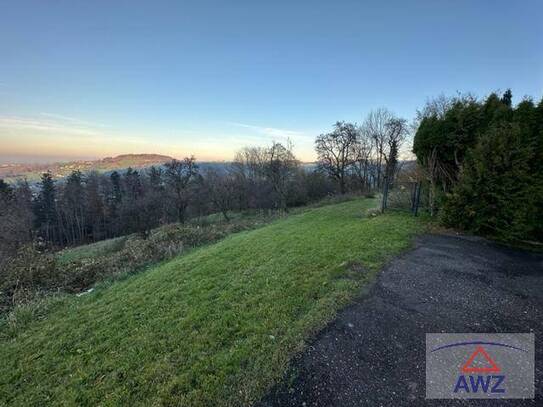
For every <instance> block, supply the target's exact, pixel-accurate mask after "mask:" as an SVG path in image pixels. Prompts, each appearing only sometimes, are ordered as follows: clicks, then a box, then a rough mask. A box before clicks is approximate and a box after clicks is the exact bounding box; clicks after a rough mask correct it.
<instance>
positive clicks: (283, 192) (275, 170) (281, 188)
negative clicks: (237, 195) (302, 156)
mask: <svg viewBox="0 0 543 407" xmlns="http://www.w3.org/2000/svg"><path fill="white" fill-rule="evenodd" d="M298 165H299V162H298V160H297V159H296V157H295V156H294V153H293V152H292V145H291V144H290V142H289V143H288V144H287V146H286V147H285V146H284V145H282V144H281V143H276V142H273V143H272V145H271V147H269V148H267V149H265V150H264V154H263V155H262V171H263V174H264V176H265V178H266V179H267V180H268V181H269V182H270V184H271V186H272V188H273V191H274V192H275V194H276V195H277V203H276V207H277V208H279V209H281V210H284V211H286V210H287V195H288V186H289V182H290V181H291V180H292V178H293V177H294V175H295V173H296V171H297V170H298Z"/></svg>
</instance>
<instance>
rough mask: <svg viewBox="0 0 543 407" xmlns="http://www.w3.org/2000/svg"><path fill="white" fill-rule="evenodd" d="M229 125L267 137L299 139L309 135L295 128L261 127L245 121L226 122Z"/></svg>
mask: <svg viewBox="0 0 543 407" xmlns="http://www.w3.org/2000/svg"><path fill="white" fill-rule="evenodd" d="M228 124H229V125H231V126H237V127H241V128H244V129H248V130H252V131H253V132H256V133H258V134H261V135H264V136H267V137H269V138H279V139H285V140H286V139H299V138H302V137H303V138H307V137H311V136H309V135H308V134H306V133H304V132H301V131H297V130H285V129H278V128H275V127H262V126H254V125H251V124H245V123H236V122H228Z"/></svg>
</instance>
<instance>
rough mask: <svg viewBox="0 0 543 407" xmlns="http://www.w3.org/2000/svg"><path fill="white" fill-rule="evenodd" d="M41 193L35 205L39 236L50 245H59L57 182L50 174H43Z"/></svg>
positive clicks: (40, 184) (40, 185)
mask: <svg viewBox="0 0 543 407" xmlns="http://www.w3.org/2000/svg"><path fill="white" fill-rule="evenodd" d="M39 187H40V191H39V193H38V196H37V198H36V201H35V204H34V214H35V226H36V229H37V230H38V234H39V235H40V236H41V237H43V238H44V239H45V240H46V241H47V242H49V243H53V244H56V243H59V239H58V216H57V208H56V188H55V182H54V181H53V177H52V175H51V173H50V172H46V173H44V174H42V176H41V181H40V183H39Z"/></svg>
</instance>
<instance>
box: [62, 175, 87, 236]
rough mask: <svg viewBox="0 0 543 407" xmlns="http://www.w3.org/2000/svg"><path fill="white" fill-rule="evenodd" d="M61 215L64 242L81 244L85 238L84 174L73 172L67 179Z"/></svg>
mask: <svg viewBox="0 0 543 407" xmlns="http://www.w3.org/2000/svg"><path fill="white" fill-rule="evenodd" d="M60 195H61V198H60V208H61V210H60V213H61V215H62V216H61V218H62V219H61V220H62V221H61V222H60V224H61V228H62V232H63V233H62V234H63V240H64V239H66V240H67V241H69V242H70V243H71V244H74V243H76V242H81V241H83V240H84V237H85V222H86V220H85V214H86V211H85V199H86V198H85V192H84V187H83V174H81V172H80V171H73V172H72V173H71V174H70V175H69V176H68V177H67V178H66V182H65V184H64V186H63V188H62V191H61V194H60Z"/></svg>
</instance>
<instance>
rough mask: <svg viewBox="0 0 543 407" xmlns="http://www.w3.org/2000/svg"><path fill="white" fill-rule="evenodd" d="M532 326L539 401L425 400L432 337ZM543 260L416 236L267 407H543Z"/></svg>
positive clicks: (474, 242) (300, 360)
mask: <svg viewBox="0 0 543 407" xmlns="http://www.w3.org/2000/svg"><path fill="white" fill-rule="evenodd" d="M433 332H458V333H463V332H479V333H493V332H500V333H501V332H533V333H534V334H535V345H536V351H535V352H536V372H535V377H536V383H535V392H536V399H535V400H477V401H475V400H470V401H468V400H426V399H425V334H426V333H433ZM542 339H543V256H541V255H536V254H532V253H528V252H523V251H517V250H512V249H507V248H504V247H501V246H498V245H496V244H493V243H490V242H488V241H486V240H484V239H480V238H473V237H458V236H445V235H426V236H422V237H420V238H418V240H417V241H416V245H415V248H414V249H413V250H411V251H409V252H407V253H405V254H404V255H402V256H400V257H398V258H397V259H395V260H393V261H392V262H391V263H390V264H389V265H388V266H387V267H386V268H385V269H384V271H383V272H382V273H381V274H380V276H379V278H378V280H377V281H376V283H375V284H374V286H373V287H372V289H371V291H370V293H369V294H368V295H366V296H365V297H364V298H360V299H359V300H358V301H357V302H356V303H355V304H353V305H352V306H350V307H348V308H347V309H345V310H343V311H342V312H341V313H340V314H339V315H338V317H337V319H336V320H335V321H333V322H332V323H331V324H330V325H329V326H328V327H327V328H325V329H324V330H323V331H322V332H321V333H320V334H319V335H317V337H316V338H314V340H313V342H312V343H311V344H310V345H309V346H308V348H307V350H306V351H305V352H304V353H303V354H301V355H299V357H297V358H296V359H295V360H294V362H293V364H292V367H291V370H290V372H289V374H288V375H287V376H286V377H285V380H284V381H283V382H282V383H280V384H279V385H278V386H276V387H275V388H274V389H272V391H271V392H270V393H269V394H268V395H267V396H266V397H265V398H264V400H262V401H261V402H260V403H259V404H258V405H260V406H282V407H286V406H307V407H309V406H323V407H324V406H325V407H331V406H366V405H367V406H394V407H396V406H421V405H423V406H424V405H429V406H449V405H454V406H456V405H470V406H471V405H481V406H501V405H508V406H509V405H511V406H536V405H539V406H542V405H543V341H542Z"/></svg>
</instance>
